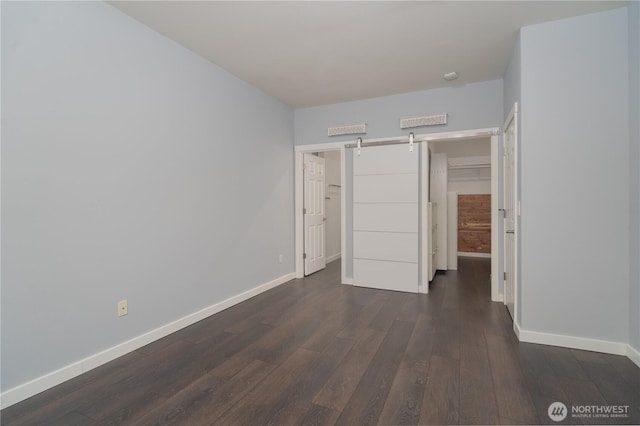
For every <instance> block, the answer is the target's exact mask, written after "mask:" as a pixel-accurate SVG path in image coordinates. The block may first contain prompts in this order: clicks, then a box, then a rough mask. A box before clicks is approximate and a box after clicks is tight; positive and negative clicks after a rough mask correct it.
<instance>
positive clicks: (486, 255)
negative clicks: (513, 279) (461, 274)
mask: <svg viewBox="0 0 640 426" xmlns="http://www.w3.org/2000/svg"><path fill="white" fill-rule="evenodd" d="M458 256H460V257H482V258H484V259H491V253H471V252H468V251H459V252H458Z"/></svg>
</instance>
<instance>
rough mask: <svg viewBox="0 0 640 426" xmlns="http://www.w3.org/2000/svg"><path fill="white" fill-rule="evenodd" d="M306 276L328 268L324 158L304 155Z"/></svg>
mask: <svg viewBox="0 0 640 426" xmlns="http://www.w3.org/2000/svg"><path fill="white" fill-rule="evenodd" d="M303 173H304V210H303V213H304V274H305V275H310V274H313V273H314V272H317V271H319V270H321V269H324V267H325V266H326V258H325V220H326V218H325V206H324V187H325V186H324V182H325V164H324V158H321V157H317V156H315V155H311V154H304V172H303Z"/></svg>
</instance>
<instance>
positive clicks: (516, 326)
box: [513, 321, 523, 342]
mask: <svg viewBox="0 0 640 426" xmlns="http://www.w3.org/2000/svg"><path fill="white" fill-rule="evenodd" d="M513 331H514V333H516V337H517V338H518V340H519V341H521V342H522V341H523V340H522V339H521V338H520V324H518V321H513Z"/></svg>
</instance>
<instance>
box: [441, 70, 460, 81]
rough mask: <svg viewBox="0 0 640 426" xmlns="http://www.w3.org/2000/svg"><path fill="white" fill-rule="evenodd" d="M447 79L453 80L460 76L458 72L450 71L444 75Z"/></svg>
mask: <svg viewBox="0 0 640 426" xmlns="http://www.w3.org/2000/svg"><path fill="white" fill-rule="evenodd" d="M442 77H443V78H444V79H445V80H447V81H452V80H455V79H456V78H458V73H457V72H455V71H451V72H448V73H446V74H444V75H443V76H442Z"/></svg>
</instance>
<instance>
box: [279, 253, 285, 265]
mask: <svg viewBox="0 0 640 426" xmlns="http://www.w3.org/2000/svg"><path fill="white" fill-rule="evenodd" d="M278 259H279V260H280V263H282V261H283V260H284V255H283V254H281V255H280V257H279V258H278Z"/></svg>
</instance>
